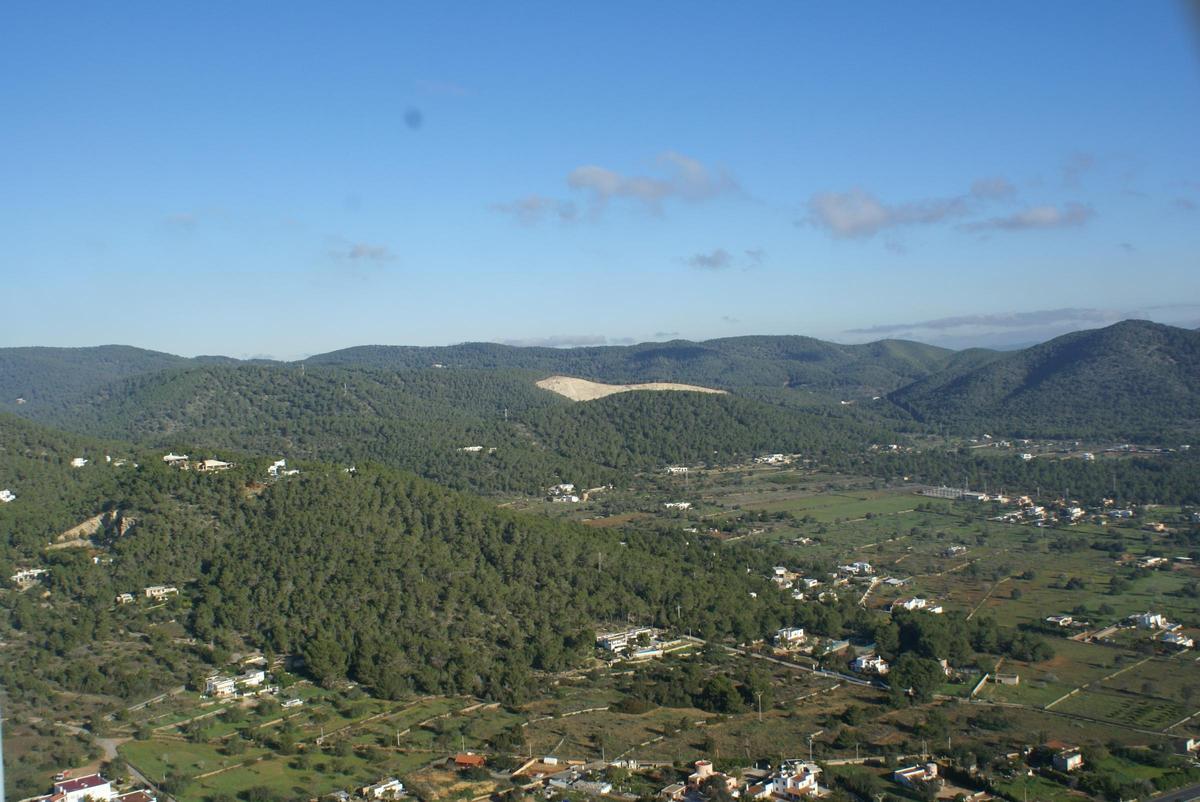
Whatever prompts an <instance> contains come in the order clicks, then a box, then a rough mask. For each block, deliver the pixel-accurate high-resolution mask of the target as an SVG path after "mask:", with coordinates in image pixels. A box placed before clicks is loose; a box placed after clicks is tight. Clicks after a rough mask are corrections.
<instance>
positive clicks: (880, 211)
mask: <svg viewBox="0 0 1200 802" xmlns="http://www.w3.org/2000/svg"><path fill="white" fill-rule="evenodd" d="M1016 192H1017V188H1016V187H1015V186H1014V185H1013V184H1012V182H1010V181H1009V180H1008V179H1006V178H1004V177H1002V176H986V177H984V178H979V179H976V180H975V181H974V182H972V184H971V188H970V189H969V190H968V191H967V192H964V193H962V194H960V195H952V196H950V197H946V198H927V199H923V200H913V201H903V202H900V203H887V202H886V201H883V200H881V199H880V198H879V197H878V196H877V195H875V194H874V193H872V192H870V191H868V190H865V189H863V188H862V187H852V188H851V189H849V190H847V191H845V192H819V193H817V194H815V195H813V196H812V197H810V198H809V199H808V217H807V218H806V219H805V220H804V221H802V222H806V223H809V224H811V225H815V226H817V227H818V228H822V229H824V230H825V231H827V232H828V233H830V234H831V235H833V236H834V237H837V238H839V239H866V238H869V237H872V236H874V235H875V234H878V233H879V232H880V231H884V230H887V229H894V228H902V227H905V226H921V225H933V224H936V223H943V222H945V221H947V220H950V219H953V218H956V217H964V216H966V215H969V214H971V213H972V212H975V211H977V210H978V209H979V208H980V207H981V206H983V205H985V204H987V203H991V202H995V201H1002V200H1005V199H1008V198H1011V197H1012V196H1013V195H1015V194H1016ZM887 246H888V249H889V250H892V251H894V252H898V253H900V252H903V245H902V244H901V243H900V242H898V241H896V240H889V242H888V243H887Z"/></svg>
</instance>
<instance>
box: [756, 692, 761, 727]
mask: <svg viewBox="0 0 1200 802" xmlns="http://www.w3.org/2000/svg"><path fill="white" fill-rule="evenodd" d="M762 694H763V692H762V691H755V692H754V695H755V696H757V697H758V723H759V724H762Z"/></svg>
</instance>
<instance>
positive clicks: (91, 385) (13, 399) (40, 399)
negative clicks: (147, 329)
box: [0, 345, 190, 413]
mask: <svg viewBox="0 0 1200 802" xmlns="http://www.w3.org/2000/svg"><path fill="white" fill-rule="evenodd" d="M189 361H190V360H188V359H185V358H184V357H181V356H175V355H173V354H164V353H162V352H160V351H147V350H145V349H143V348H133V347H131V346H128V345H99V346H96V347H93V348H42V347H34V348H0V410H8V411H15V412H22V413H24V412H26V411H27V410H26V409H23V408H26V407H27V408H31V409H36V408H39V407H43V408H44V407H47V406H50V407H53V406H57V405H59V404H61V403H63V402H65V401H70V400H74V399H76V398H79V397H81V396H83V395H85V394H87V393H89V392H91V391H93V390H95V389H96V388H97V387H102V386H104V385H105V384H109V383H111V382H113V381H117V380H119V379H124V378H127V377H130V376H140V375H143V374H147V373H155V372H157V371H160V370H166V369H168V368H174V367H180V366H182V365H186V364H188V362H189ZM18 398H21V399H24V401H25V403H24V404H18V403H17V399H18Z"/></svg>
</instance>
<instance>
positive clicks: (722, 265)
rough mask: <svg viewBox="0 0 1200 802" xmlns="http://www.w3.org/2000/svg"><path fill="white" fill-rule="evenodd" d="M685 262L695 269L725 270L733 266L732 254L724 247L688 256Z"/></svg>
mask: <svg viewBox="0 0 1200 802" xmlns="http://www.w3.org/2000/svg"><path fill="white" fill-rule="evenodd" d="M687 263H688V264H689V265H690V266H692V267H694V268H696V269H697V270H726V269H728V268H730V267H733V256H731V255H730V253H729V251H727V250H725V249H724V248H717V249H715V250H713V251H710V252H708V253H698V254H695V255H694V256H690V257H688V259H687Z"/></svg>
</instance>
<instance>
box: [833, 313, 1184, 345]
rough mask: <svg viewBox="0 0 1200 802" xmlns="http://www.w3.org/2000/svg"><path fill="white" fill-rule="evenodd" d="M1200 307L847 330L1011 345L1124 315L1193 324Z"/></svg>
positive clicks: (862, 335)
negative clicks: (1190, 322) (1191, 322)
mask: <svg viewBox="0 0 1200 802" xmlns="http://www.w3.org/2000/svg"><path fill="white" fill-rule="evenodd" d="M1197 311H1200V303H1175V304H1156V305H1151V306H1144V307H1138V308H1127V309H1094V308H1089V307H1064V308H1061V309H1039V310H1034V311H1028V312H1001V313H992V314H971V315H956V316H953V317H941V318H933V319H931V320H919V321H914V322H911V323H887V324H883V325H878V326H867V327H864V328H856V329H848V330H847V331H845V332H844V334H846V335H849V336H850V338H852V339H858V340H864V339H877V338H879V337H899V338H904V339H913V340H920V341H922V342H928V343H932V344H936V345H944V346H948V347H951V348H967V347H975V346H983V347H990V348H1010V347H1016V346H1025V345H1030V344H1032V343H1036V342H1043V341H1045V340H1049V339H1052V338H1054V337H1058V336H1060V335H1062V334H1066V333H1068V332H1072V331H1079V330H1080V329H1092V328H1100V327H1102V326H1109V325H1112V324H1113V323H1116V322H1118V321H1121V320H1129V319H1145V320H1156V321H1158V322H1160V323H1168V324H1171V325H1176V326H1179V325H1189V321H1192V320H1194V319H1195V317H1196V313H1197Z"/></svg>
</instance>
